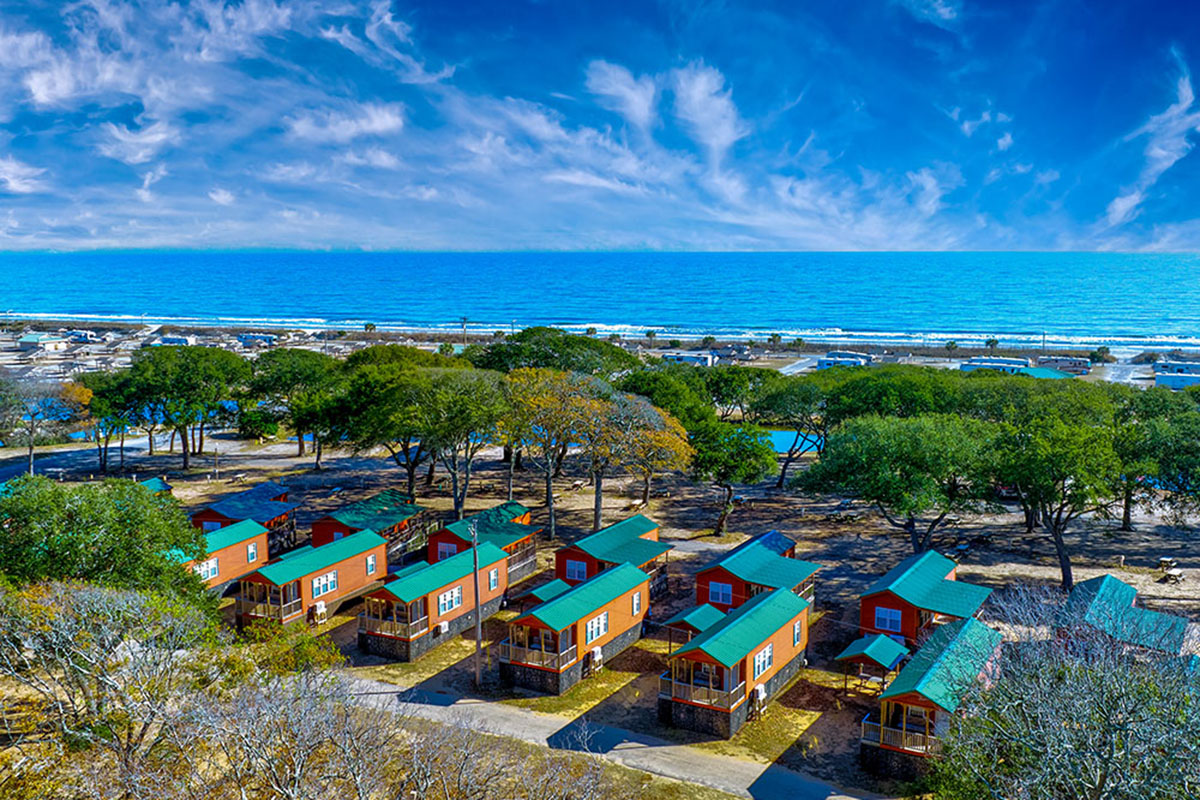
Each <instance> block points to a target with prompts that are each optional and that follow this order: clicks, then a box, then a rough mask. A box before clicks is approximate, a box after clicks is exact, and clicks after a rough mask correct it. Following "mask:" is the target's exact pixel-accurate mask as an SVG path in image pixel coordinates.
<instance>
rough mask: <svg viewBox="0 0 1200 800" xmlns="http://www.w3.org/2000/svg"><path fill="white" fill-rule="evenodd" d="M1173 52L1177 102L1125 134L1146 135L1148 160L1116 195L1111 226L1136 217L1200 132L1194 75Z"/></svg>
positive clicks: (1111, 205) (1111, 207) (1108, 212)
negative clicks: (1161, 179)
mask: <svg viewBox="0 0 1200 800" xmlns="http://www.w3.org/2000/svg"><path fill="white" fill-rule="evenodd" d="M1174 55H1175V60H1176V63H1177V64H1178V65H1179V70H1180V75H1179V78H1178V80H1177V81H1176V84H1175V102H1174V103H1172V104H1171V105H1170V106H1169V107H1168V108H1167V110H1166V111H1163V112H1162V113H1161V114H1155V115H1154V116H1152V117H1151V118H1150V119H1149V120H1147V121H1146V124H1145V125H1143V126H1142V127H1140V128H1138V129H1137V130H1135V131H1134V132H1133V133H1131V134H1129V135H1128V136H1126V137H1125V141H1131V140H1133V139H1137V138H1141V137H1142V136H1145V137H1146V149H1145V151H1144V156H1145V162H1144V163H1143V165H1142V170H1141V173H1140V174H1139V175H1138V178H1137V180H1136V181H1135V182H1134V183H1133V184H1132V185H1131V186H1128V187H1126V188H1124V189H1123V190H1122V193H1121V194H1119V195H1117V196H1116V197H1114V198H1113V199H1112V201H1111V202H1110V203H1109V204H1108V208H1107V209H1105V217H1106V219H1107V222H1108V225H1109V226H1110V227H1115V226H1117V225H1123V224H1125V223H1126V222H1129V221H1130V220H1131V219H1133V218H1134V217H1136V216H1137V214H1138V210H1139V208H1140V206H1141V204H1142V202H1143V201H1144V200H1145V199H1146V192H1147V191H1149V189H1150V188H1151V187H1152V186H1154V184H1155V183H1157V182H1158V179H1159V178H1161V177H1162V175H1163V173H1165V172H1166V171H1167V170H1169V169H1170V168H1171V167H1173V166H1174V165H1175V163H1176V162H1178V161H1179V160H1180V159H1182V158H1183V157H1184V156H1186V155H1187V154H1188V153H1190V152H1191V150H1192V147H1193V142H1192V141H1191V139H1190V136H1191V134H1193V133H1196V132H1200V110H1197V109H1196V108H1195V101H1196V96H1195V92H1194V91H1193V90H1192V77H1191V74H1190V73H1189V72H1188V69H1187V66H1186V65H1185V64H1184V63H1183V59H1182V58H1181V57H1180V55H1179V53H1178V52H1176V53H1174Z"/></svg>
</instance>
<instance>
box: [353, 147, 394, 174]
mask: <svg viewBox="0 0 1200 800" xmlns="http://www.w3.org/2000/svg"><path fill="white" fill-rule="evenodd" d="M341 160H342V161H344V162H345V163H347V164H349V165H351V166H353V167H374V168H375V169H399V168H400V166H401V163H400V159H398V158H396V157H395V156H394V155H392V154H391V153H389V152H388V151H387V150H384V149H382V148H379V147H370V148H368V149H366V150H364V151H362V152H361V153H358V152H354V151H350V152H348V153H346V154H344V155H343V156H342V157H341Z"/></svg>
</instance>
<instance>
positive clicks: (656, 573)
mask: <svg viewBox="0 0 1200 800" xmlns="http://www.w3.org/2000/svg"><path fill="white" fill-rule="evenodd" d="M673 549H674V546H673V545H669V544H664V543H662V542H660V541H658V523H657V522H655V521H654V520H652V519H649V518H648V517H644V516H642V515H641V514H638V515H636V516H633V517H630V518H629V519H626V520H622V521H621V522H618V523H616V524H613V525H609V526H608V527H607V528H604V529H602V530H599V531H596V532H595V533H593V534H592V535H590V536H585V537H583V538H582V539H580V540H579V541H577V542H575V543H574V544H570V545H567V546H566V547H562V548H559V550H558V552H556V553H555V554H554V576H555V577H556V578H558V579H559V580H562V581H565V582H566V583H568V584H570V585H571V586H574V585H576V584H578V583H582V582H583V581H586V580H587V579H588V578H592V577H595V576H596V575H598V574H599V573H601V572H603V571H604V570H606V569H609V568H611V567H615V566H616V565H617V564H632V565H633V566H635V567H637V568H638V569H640V570H641V571H642V572H645V573H646V574H647V575H649V576H650V594H651V595H652V596H658V595H659V594H660V593H661V592H662V591H665V590H666V586H667V557H668V554H669V553H670V552H671V550H673Z"/></svg>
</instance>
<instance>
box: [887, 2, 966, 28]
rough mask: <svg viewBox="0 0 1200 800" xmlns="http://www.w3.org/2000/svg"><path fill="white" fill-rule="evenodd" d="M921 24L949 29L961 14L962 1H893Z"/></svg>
mask: <svg viewBox="0 0 1200 800" xmlns="http://www.w3.org/2000/svg"><path fill="white" fill-rule="evenodd" d="M894 1H895V2H896V3H898V4H899V5H900V6H902V7H903V8H905V9H906V10H907V11H908V12H909V13H910V14H912V15H913V16H914V17H916V18H917V19H919V20H921V21H922V22H928V23H930V24H931V25H937V26H938V27H939V28H949V27H951V26H952V25H953V24H954V23H955V22H956V21H957V20H958V18H959V16H960V15H961V14H962V0H894Z"/></svg>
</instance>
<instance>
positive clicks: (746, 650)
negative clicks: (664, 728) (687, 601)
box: [658, 588, 811, 739]
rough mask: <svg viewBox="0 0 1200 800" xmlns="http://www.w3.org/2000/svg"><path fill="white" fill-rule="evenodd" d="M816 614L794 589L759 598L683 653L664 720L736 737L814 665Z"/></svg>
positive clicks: (672, 660)
mask: <svg viewBox="0 0 1200 800" xmlns="http://www.w3.org/2000/svg"><path fill="white" fill-rule="evenodd" d="M810 607H811V603H810V602H809V601H808V600H805V599H804V598H802V597H800V596H799V595H797V594H796V593H795V592H793V591H791V589H790V588H779V589H775V590H773V591H771V592H767V593H761V594H757V595H755V596H754V597H751V598H750V599H749V600H747V601H746V602H745V603H743V604H742V605H740V606H738V607H737V608H735V609H734V610H733V611H730V612H729V613H728V614H725V615H723V616H722V618H721V619H720V620H718V621H716V622H715V623H714V624H711V625H709V626H708V627H706V628H705V629H704V630H703V631H702V632H700V633H699V634H697V635H696V636H695V637H693V638H692V639H691V641H689V642H688V643H687V644H685V645H683V646H681V647H679V648H678V649H676V650H675V652H673V653H671V654H670V655H669V656H668V657H667V663H668V668H667V671H666V672H664V673H663V674H662V675H661V676H660V677H659V690H658V717H659V720H660V721H661V722H663V723H664V724H667V725H674V726H676V727H680V728H688V729H689V730H694V731H700V732H702V733H709V734H713V735H714V736H721V737H723V738H726V739H728V738H730V737H731V736H733V735H734V734H736V733H737V732H738V730H740V729H741V727H742V726H743V725H744V724H745V723H746V721H747V719H749V718H750V715H751V712H755V713H757V712H759V711H761V710H762V709H763V708H765V707H766V704H767V703H769V702H770V701H771V699H772V698H773V697H775V696H776V695H777V694H778V693H779V692H780V691H782V690H783V688H784V687H785V686H786V685H787V684H788V683H789V682H790V681H791V679H792V678H793V677H794V676H795V675H796V673H797V672H799V671H800V668H801V667H802V666H804V664H805V663H806V662H805V648H807V646H808V614H809V609H810ZM710 608H711V606H710Z"/></svg>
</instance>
